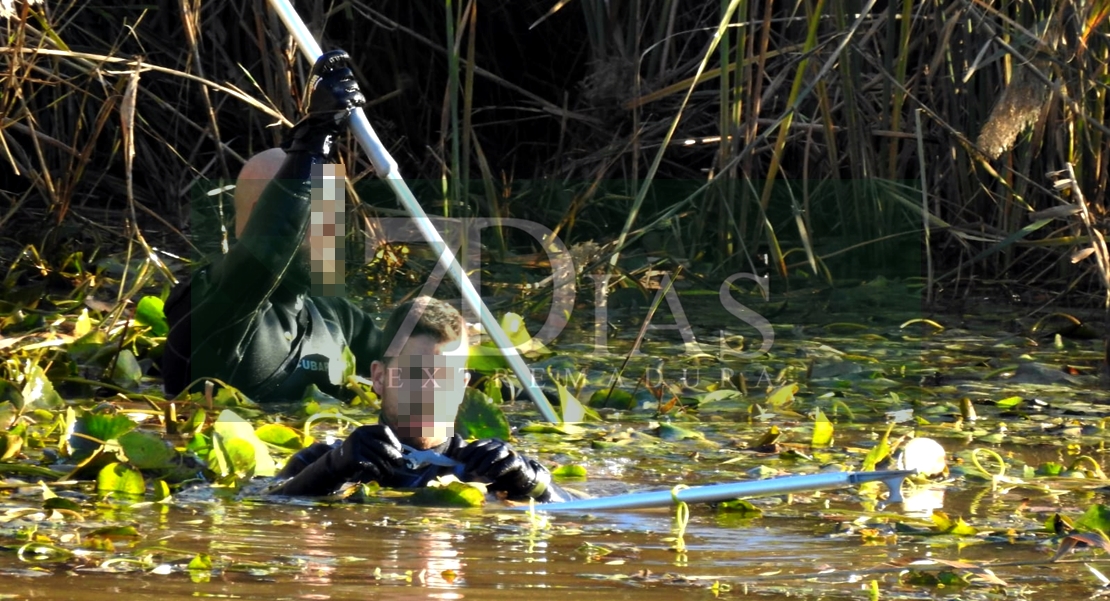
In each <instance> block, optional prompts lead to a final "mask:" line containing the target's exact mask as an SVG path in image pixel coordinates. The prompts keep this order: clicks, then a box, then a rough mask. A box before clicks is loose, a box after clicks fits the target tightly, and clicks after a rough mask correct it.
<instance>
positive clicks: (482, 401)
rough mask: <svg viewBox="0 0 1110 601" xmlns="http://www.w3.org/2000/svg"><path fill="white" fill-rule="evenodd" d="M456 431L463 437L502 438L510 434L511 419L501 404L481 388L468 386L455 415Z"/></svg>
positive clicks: (507, 437)
mask: <svg viewBox="0 0 1110 601" xmlns="http://www.w3.org/2000/svg"><path fill="white" fill-rule="evenodd" d="M455 431H456V432H458V433H459V435H460V436H462V437H463V438H500V439H501V440H508V439H509V436H510V429H509V420H508V419H507V418H506V417H505V412H504V411H502V410H501V405H500V404H499V403H496V402H494V400H493V399H491V398H490V397H489V396H487V395H486V394H485V393H483V392H482V391H480V390H476V389H474V388H470V387H467V388H466V393H465V394H464V396H463V402H462V406H461V407H459V413H458V415H457V416H456V417H455Z"/></svg>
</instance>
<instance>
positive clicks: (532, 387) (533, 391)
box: [270, 0, 560, 423]
mask: <svg viewBox="0 0 1110 601" xmlns="http://www.w3.org/2000/svg"><path fill="white" fill-rule="evenodd" d="M270 6H271V7H272V8H273V9H274V11H275V12H277V14H278V16H279V17H281V20H282V22H283V23H285V26H286V27H287V28H288V29H289V33H291V34H292V35H293V39H294V40H296V41H297V45H298V46H300V47H301V50H302V51H304V54H305V56H306V57H307V58H308V60H309V61H310V62H312V63H313V64H315V63H316V60H317V59H318V58H320V55H322V54H323V53H324V51H323V50H322V49H321V48H320V44H318V43H317V42H316V38H314V37H312V32H310V31H309V30H308V28H307V27H305V24H304V21H302V20H301V17H300V15H298V14H297V11H296V10H294V9H293V6H292V4H291V3H290V2H289V0H270ZM350 125H351V130H352V131H353V132H354V135H355V139H357V140H358V142H359V144H360V145H361V146H362V149H363V150H364V151H366V154H367V155H368V156H369V157H370V162H371V163H373V165H374V169H375V170H376V171H377V173H378V177H381V178H385V180H386V183H388V184H389V187H390V188H392V189H393V193H394V194H396V195H397V200H398V201H399V202H400V203H401V206H403V207H404V208H405V210H407V211H408V213H409V215H410V216H412V218H413V220H414V221H415V222H416V227H417V228H418V229H419V230H420V234H421V235H422V236H424V240H426V241H427V242H428V244H430V245H432V248H433V249H434V250H435V252H436V253H437V254H439V261H440V264H442V266H443V267H444V268H445V269H446V270H447V273H448V274H450V276H451V279H453V280H454V281H455V283H456V284H458V286H459V289H460V290H462V295H463V300H464V301H465V302H466V303H467V305H469V306H470V307H471V308H472V309H473V310H474V311H475V312H476V313H477V314H478V316H479V319H480V320H481V322H482V328H483V330H484V331H485V332H486V334H488V335H489V336H490V338H492V339H493V342H494V344H496V345H497V347H498V349H500V351H501V353H502V354H503V355H504V356H505V359H506V360H507V361H508V362H509V367H511V368H512V370H513V373H514V374H516V377H517V378H519V379H520V383H521V385H522V386H523V387H524V389H525V390H526V391H528V396H530V397H531V398H532V402H533V403H535V404H536V407H537V408H539V410H540V413H541V414H542V415H543V418H544V419H546V420H547V421H549V422H552V423H559V421H560V420H559V417H558V416H557V415H556V414H555V409H554V408H553V407H552V406H551V403H549V402H548V401H547V397H545V396H544V394H543V391H542V390H540V387H539V386H537V385H536V383H535V381H533V379H532V373H531V371H529V369H528V366H527V365H526V364H525V363H524V359H523V358H522V357H521V356H520V353H518V352H517V350H516V347H515V346H514V345H513V343H512V342H510V341H509V338H508V336H506V335H505V332H503V331H502V330H501V324H499V323H497V319H496V318H494V316H493V313H491V312H490V310H489V309H487V308H486V304H485V302H483V301H482V297H481V296H480V295H479V294H478V291H477V290H475V289H474V285H473V284H472V283H471V282H470V279H469V278H467V277H466V274H465V273H464V272H463V270H462V266H461V265H459V263H458V259H456V258H455V254H454V253H452V252H451V249H449V248H447V243H446V242H444V241H443V237H442V236H441V235H440V234H439V231H437V230H436V228H435V226H433V225H432V221H431V220H430V219H428V215H427V214H426V213H424V209H423V208H421V207H420V203H419V202H417V201H416V197H415V196H413V194H412V191H411V190H409V187H408V184H406V183H405V180H404V179H403V178H402V177H401V174H400V173H399V172H398V169H397V162H396V161H394V160H393V157H392V156H390V154H389V151H387V150H386V149H385V145H384V144H382V141H381V140H380V139H379V138H378V134H376V133H375V132H374V128H373V127H371V126H370V121H369V120H368V119H367V118H366V113H364V112H363V110H362V109H361V108H357V109H355V110H354V112H353V113H352V114H351V119H350Z"/></svg>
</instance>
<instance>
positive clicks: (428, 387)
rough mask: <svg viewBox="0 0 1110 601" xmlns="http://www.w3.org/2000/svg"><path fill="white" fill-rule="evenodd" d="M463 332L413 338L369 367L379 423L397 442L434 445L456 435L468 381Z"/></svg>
mask: <svg viewBox="0 0 1110 601" xmlns="http://www.w3.org/2000/svg"><path fill="white" fill-rule="evenodd" d="M466 356H467V341H466V335H465V334H463V336H462V337H461V338H460V339H459V340H452V341H450V342H436V340H435V338H433V337H431V336H426V335H417V336H412V337H410V338H409V339H408V341H407V342H406V343H405V345H404V346H403V347H402V348H401V351H400V353H399V354H398V356H396V357H393V358H389V359H386V360H385V361H375V362H374V363H373V364H372V365H371V366H370V377H371V379H372V380H373V382H374V391H375V392H376V393H377V394H378V396H379V397H380V398H381V400H382V421H384V422H385V423H388V424H390V425H391V426H392V427H393V429H394V431H395V432H396V433H397V437H398V438H400V439H401V442H403V443H405V444H408V445H410V446H412V447H415V448H417V449H427V448H431V447H434V446H436V445H438V444H440V443H442V442H444V441H446V440H447V439H448V438H450V437H451V436H453V435H454V433H455V416H456V415H457V414H458V412H459V405H461V404H462V401H463V395H464V394H465V391H466V383H467V382H468V381H469V380H470V374H468V373H466Z"/></svg>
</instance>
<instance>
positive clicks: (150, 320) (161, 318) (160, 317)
mask: <svg viewBox="0 0 1110 601" xmlns="http://www.w3.org/2000/svg"><path fill="white" fill-rule="evenodd" d="M135 321H136V322H138V323H139V324H140V325H144V326H146V327H148V328H150V331H151V333H153V334H154V335H155V336H165V335H166V334H167V333H168V332H169V331H170V326H169V323H167V322H166V313H165V303H163V302H162V299H160V298H158V297H157V296H144V297H143V298H142V299H140V300H139V304H138V305H136V306H135Z"/></svg>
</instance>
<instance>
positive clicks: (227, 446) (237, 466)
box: [220, 438, 272, 478]
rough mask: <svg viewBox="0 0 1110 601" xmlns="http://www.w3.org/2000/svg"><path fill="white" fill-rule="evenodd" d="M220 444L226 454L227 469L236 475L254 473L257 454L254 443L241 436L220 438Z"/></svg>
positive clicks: (241, 476)
mask: <svg viewBox="0 0 1110 601" xmlns="http://www.w3.org/2000/svg"><path fill="white" fill-rule="evenodd" d="M220 444H221V445H222V446H223V451H224V453H225V454H226V456H227V462H228V466H229V469H230V471H231V472H233V473H234V474H235V475H236V477H239V478H246V477H249V476H250V475H252V474H254V473H255V468H256V467H257V458H258V454H257V452H256V451H255V448H254V445H252V444H251V443H250V442H248V441H246V440H243V439H242V438H231V439H227V440H221V441H220ZM271 475H272V474H271Z"/></svg>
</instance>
